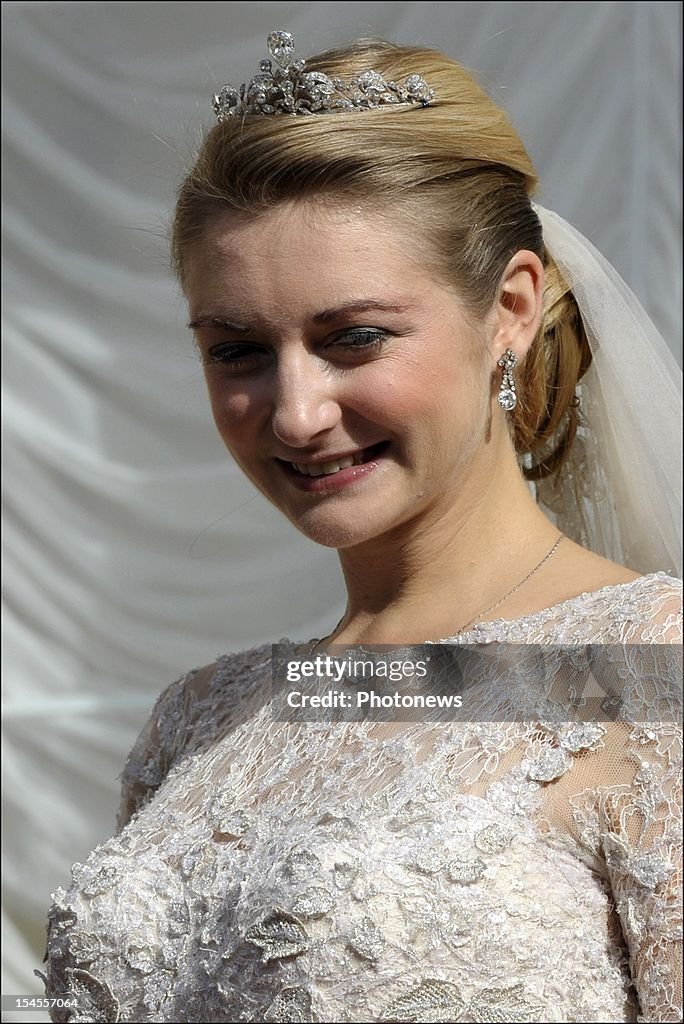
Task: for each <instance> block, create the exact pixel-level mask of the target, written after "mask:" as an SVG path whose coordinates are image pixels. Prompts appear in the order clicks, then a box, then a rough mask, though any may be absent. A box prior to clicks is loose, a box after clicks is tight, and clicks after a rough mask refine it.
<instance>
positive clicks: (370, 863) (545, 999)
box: [46, 573, 682, 1022]
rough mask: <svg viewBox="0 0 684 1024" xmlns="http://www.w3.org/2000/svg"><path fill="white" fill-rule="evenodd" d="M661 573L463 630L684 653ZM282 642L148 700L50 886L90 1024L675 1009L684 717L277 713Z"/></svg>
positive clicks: (67, 1015) (620, 1016)
mask: <svg viewBox="0 0 684 1024" xmlns="http://www.w3.org/2000/svg"><path fill="white" fill-rule="evenodd" d="M681 634H682V620H681V583H679V582H678V581H676V580H673V579H671V578H670V577H668V576H666V575H665V574H663V573H657V574H653V575H651V576H646V577H641V578H639V579H638V580H635V581H633V582H632V583H630V584H624V585H621V586H615V587H607V588H604V589H603V590H601V591H598V592H596V593H593V594H585V595H581V596H580V597H578V598H574V599H572V600H570V601H566V602H564V603H563V604H562V605H558V606H556V607H555V608H553V609H548V610H546V611H545V612H542V613H539V614H538V615H534V616H529V617H527V618H523V619H519V620H516V621H514V622H504V621H501V620H499V621H497V622H493V623H484V624H481V625H480V626H478V627H475V628H474V629H473V630H471V631H469V632H468V633H467V634H462V635H461V636H459V637H456V638H452V640H453V642H454V643H468V644H472V643H493V642H496V641H501V640H505V641H508V642H510V643H545V644H574V643H579V644H586V643H626V644H631V643H660V644H665V643H667V644H672V643H674V644H677V643H681ZM270 678H271V677H270V648H269V647H267V646H264V647H261V648H257V649H255V650H252V651H247V652H245V653H242V654H239V655H228V656H224V657H221V658H219V660H218V661H217V662H216V663H215V664H214V665H212V666H209V667H208V668H205V669H202V670H199V671H195V672H191V673H189V674H188V675H186V676H184V677H183V678H182V679H180V680H179V681H178V682H177V683H175V684H173V685H172V686H170V687H169V688H168V689H167V690H165V691H164V693H162V695H161V696H160V698H159V699H158V700H157V703H156V704H155V707H154V709H153V712H152V714H151V716H150V719H149V721H148V723H147V725H146V726H145V728H144V729H143V731H142V733H141V735H140V737H139V739H138V741H137V743H136V744H135V746H134V748H133V750H132V751H131V754H130V756H129V759H128V762H127V765H126V768H125V770H124V773H123V790H122V803H121V809H120V813H119V820H118V828H117V834H116V835H115V836H114V837H113V838H112V839H111V840H109V841H108V842H107V843H105V844H103V845H101V846H99V847H98V848H97V849H96V850H94V851H93V853H92V854H91V856H90V857H89V858H88V860H87V862H86V863H85V864H76V865H74V867H73V869H72V871H73V881H72V884H71V886H70V888H69V889H68V890H67V891H65V890H64V889H61V888H60V889H58V890H57V892H56V893H55V894H53V900H54V903H53V905H52V907H51V908H50V912H49V918H48V944H47V955H46V960H47V965H48V966H47V977H46V993H47V994H49V995H52V996H56V995H62V994H64V993H66V992H71V993H74V994H75V995H76V997H77V999H78V1003H79V1010H78V1011H75V1012H74V1011H60V1010H55V1011H54V1017H53V1019H54V1020H57V1021H59V1020H70V1021H72V1022H78V1021H86V1020H89V1021H95V1020H97V1021H199V1020H203V1021H209V1022H211V1021H238V1020H246V1021H264V1020H265V1021H314V1020H316V1021H541V1020H543V1021H570V1020H572V1021H636V1020H647V1021H676V1020H680V1019H681V1009H680V1008H679V1005H678V999H679V996H678V995H677V992H678V988H679V986H680V977H679V971H680V968H679V961H680V958H679V955H678V946H679V943H680V938H681V933H680V930H679V929H680V925H679V923H678V922H679V921H680V914H681V908H680V906H679V901H680V892H681V859H680V852H679V850H680V823H681V813H682V811H681V780H680V770H681V729H680V728H679V727H678V726H677V725H675V724H672V723H670V724H666V723H658V724H642V725H639V724H634V723H630V722H627V721H618V722H616V723H613V724H606V725H596V724H589V725H586V726H583V727H582V726H571V725H567V726H559V725H556V726H555V727H552V726H551V725H549V724H548V723H547V724H546V725H543V724H542V723H541V722H539V721H524V722H496V721H494V722H492V721H482V722H472V723H445V722H439V723H433V724H425V723H422V724H415V723H413V724H406V723H375V724H372V723H367V722H366V723H363V722H357V723H347V724H334V725H331V724H312V723H308V724H288V723H283V722H277V721H274V719H273V715H272V713H271V709H270V708H269V705H268V694H269V688H270Z"/></svg>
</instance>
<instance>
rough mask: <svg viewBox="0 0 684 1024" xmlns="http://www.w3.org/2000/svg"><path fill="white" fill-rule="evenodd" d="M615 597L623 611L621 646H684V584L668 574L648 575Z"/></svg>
mask: <svg viewBox="0 0 684 1024" xmlns="http://www.w3.org/2000/svg"><path fill="white" fill-rule="evenodd" d="M614 589H615V593H614V594H613V595H612V597H613V600H614V602H615V605H616V607H617V608H618V609H619V611H620V621H621V628H622V632H621V636H620V642H621V643H642V644H681V643H682V581H681V580H680V579H676V578H675V577H674V576H669V575H668V574H667V573H665V572H656V573H649V574H648V575H646V576H639V577H637V579H635V580H633V581H631V582H630V583H628V584H626V585H623V586H621V587H617V588H614Z"/></svg>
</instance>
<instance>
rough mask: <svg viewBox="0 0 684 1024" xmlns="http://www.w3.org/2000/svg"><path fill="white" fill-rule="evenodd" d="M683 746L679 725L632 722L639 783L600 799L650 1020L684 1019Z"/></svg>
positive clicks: (632, 757)
mask: <svg viewBox="0 0 684 1024" xmlns="http://www.w3.org/2000/svg"><path fill="white" fill-rule="evenodd" d="M625 728H630V727H628V726H625ZM681 749H682V730H681V727H680V726H678V725H674V724H668V725H664V724H658V725H653V724H649V723H644V724H639V725H637V726H633V727H631V733H630V734H629V740H628V743H627V744H624V736H623V750H625V754H624V756H625V759H626V760H627V761H629V762H631V765H632V769H631V773H632V775H633V782H632V784H631V785H630V786H621V787H611V788H609V789H606V790H604V791H603V793H602V794H601V797H600V800H599V808H598V810H599V821H600V833H601V844H602V847H603V852H604V854H605V857H606V863H607V867H608V874H609V878H610V882H611V886H612V890H613V894H614V898H615V906H616V909H617V912H618V914H619V916H620V922H621V925H622V931H623V934H624V936H625V940H626V942H627V946H628V949H629V954H630V963H631V970H632V979H633V981H634V985H635V988H636V990H637V993H638V996H639V1001H640V1003H641V1013H642V1016H641V1017H640V1018H639V1020H644V1021H681V1019H682V1003H681V999H682V996H681V983H682V960H681V935H682V932H681V929H682V921H681V918H682V908H681V886H682V847H681V822H682V780H681ZM635 763H636V772H635V771H634V767H635Z"/></svg>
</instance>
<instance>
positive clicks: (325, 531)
mask: <svg viewBox="0 0 684 1024" xmlns="http://www.w3.org/2000/svg"><path fill="white" fill-rule="evenodd" d="M290 522H291V523H292V525H293V526H295V527H296V528H297V529H298V530H299V532H300V533H303V534H304V536H305V537H308V539H309V540H310V541H313V543H314V544H320V545H321V546H322V547H325V548H335V549H336V550H338V551H340V550H343V549H344V548H353V547H356V545H357V544H363V543H364V541H368V540H372V539H373V537H376V536H377V532H376V531H374V530H372V529H370V528H369V527H368V524H363V525H362V524H360V523H346V524H344V523H334V522H323V521H319V522H312V521H311V520H310V519H309V517H305V518H304V519H302V518H292V519H290Z"/></svg>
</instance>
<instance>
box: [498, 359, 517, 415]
mask: <svg viewBox="0 0 684 1024" xmlns="http://www.w3.org/2000/svg"><path fill="white" fill-rule="evenodd" d="M517 364H518V357H517V356H516V354H515V352H513V351H512V350H511V349H510V348H507V349H506V351H505V352H504V354H503V355H502V356H501V358H500V359H498V360H497V366H500V367H501V368H502V370H503V373H502V374H501V385H500V387H499V394H498V395H497V401H498V403H499V405H500V406H501V408H502V409H505V410H506V412H512V410H513V409H515V407H516V405H517V404H518V399H517V396H516V394H515V381H514V380H513V370H514V368H515V367H516V366H517Z"/></svg>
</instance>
